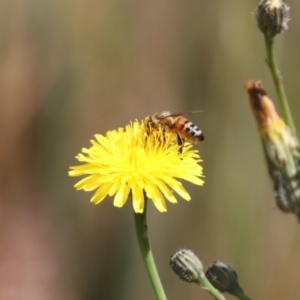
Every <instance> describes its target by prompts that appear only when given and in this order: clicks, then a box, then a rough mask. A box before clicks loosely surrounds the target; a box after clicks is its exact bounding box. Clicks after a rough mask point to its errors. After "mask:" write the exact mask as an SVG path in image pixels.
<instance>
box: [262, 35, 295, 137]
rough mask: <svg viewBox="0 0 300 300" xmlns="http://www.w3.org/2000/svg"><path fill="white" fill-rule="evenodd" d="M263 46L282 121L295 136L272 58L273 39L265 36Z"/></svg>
mask: <svg viewBox="0 0 300 300" xmlns="http://www.w3.org/2000/svg"><path fill="white" fill-rule="evenodd" d="M265 45H266V52H267V60H268V65H269V67H270V70H271V73H272V77H273V80H274V83H275V87H276V92H277V95H278V99H279V103H280V106H281V109H282V114H283V119H284V121H285V123H286V124H287V125H288V126H289V128H290V129H291V131H292V133H293V134H294V135H295V136H296V127H295V125H294V121H293V117H292V114H291V111H290V108H289V104H288V101H287V98H286V94H285V91H284V86H283V83H282V78H281V74H280V71H279V69H278V67H277V63H276V60H275V56H274V39H272V38H268V37H267V36H266V35H265Z"/></svg>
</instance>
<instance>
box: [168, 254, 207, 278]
mask: <svg viewBox="0 0 300 300" xmlns="http://www.w3.org/2000/svg"><path fill="white" fill-rule="evenodd" d="M170 265H171V267H172V269H173V271H174V272H175V273H176V274H177V275H178V276H179V278H180V279H182V280H184V281H187V282H195V283H198V282H199V279H200V278H202V277H203V276H204V272H203V265H202V262H201V261H200V260H199V258H198V257H197V256H196V255H195V254H194V253H193V252H192V251H191V250H189V249H179V250H178V251H177V252H176V253H174V254H173V255H172V256H171V259H170Z"/></svg>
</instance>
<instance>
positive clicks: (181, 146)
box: [176, 132, 184, 154]
mask: <svg viewBox="0 0 300 300" xmlns="http://www.w3.org/2000/svg"><path fill="white" fill-rule="evenodd" d="M176 135H177V143H178V145H179V151H178V152H179V154H182V149H183V145H184V138H183V137H182V136H181V135H180V134H178V132H176Z"/></svg>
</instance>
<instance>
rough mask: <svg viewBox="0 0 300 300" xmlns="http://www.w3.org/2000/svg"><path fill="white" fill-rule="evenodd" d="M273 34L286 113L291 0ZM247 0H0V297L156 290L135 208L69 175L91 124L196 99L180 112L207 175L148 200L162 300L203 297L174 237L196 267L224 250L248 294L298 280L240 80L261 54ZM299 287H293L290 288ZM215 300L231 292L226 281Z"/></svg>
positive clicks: (264, 293) (49, 299)
mask: <svg viewBox="0 0 300 300" xmlns="http://www.w3.org/2000/svg"><path fill="white" fill-rule="evenodd" d="M289 4H290V5H291V17H292V21H291V22H290V23H289V26H290V29H289V30H288V32H286V33H284V34H281V35H280V36H279V37H277V38H276V55H277V58H278V63H279V66H280V68H281V71H282V73H283V76H284V81H285V85H286V89H287V96H288V98H289V101H290V105H291V109H292V111H293V115H294V117H295V118H296V119H295V122H296V126H297V128H300V121H299V118H297V117H298V114H299V108H300V105H299V99H298V95H299V94H300V85H299V79H298V73H299V64H300V51H299V35H300V25H299V24H300V21H299V20H300V18H299V17H300V3H299V1H295V0H293V1H290V2H289ZM256 5H257V1H254V0H251V1H238V0H228V1H221V0H218V1H213V2H212V1H204V0H197V1H195V0H186V1H183V0H181V1H178V0H172V1H171V0H154V1H136V0H128V1H121V0H109V1H108V0H87V1H78V0H72V1H71V0H60V1H59V0H43V1H38V0H9V1H8V0H6V1H5V0H2V1H0V23H1V26H0V35H1V39H0V103H1V109H0V128H1V130H0V137H1V146H0V176H1V181H0V203H1V206H0V299H3V300H15V299H23V300H27V299H28V300H41V299H42V300H60V299H64V300H65V299H70V300H96V299H97V300H98V299H113V300H114V299H116V300H117V299H122V300H129V299H143V300H148V299H149V300H150V299H154V295H153V292H152V290H151V287H150V284H149V281H148V279H147V276H146V272H145V270H144V267H143V264H142V260H141V257H140V254H139V251H138V246H137V243H136V238H135V232H134V225H133V217H132V208H131V205H130V204H129V203H128V204H127V205H126V206H125V207H124V208H123V209H117V208H114V207H113V206H112V201H111V199H106V200H105V201H104V202H103V203H102V204H101V205H98V206H95V205H93V204H90V203H89V199H90V197H91V195H92V193H84V192H76V191H75V190H74V189H73V185H74V184H75V183H76V181H77V179H76V178H69V177H68V176H67V171H68V168H69V166H71V165H74V164H77V161H76V160H75V159H74V156H75V155H76V154H77V153H78V152H79V151H80V150H81V148H82V147H88V146H89V145H90V142H89V140H90V139H91V138H92V137H93V135H94V134H95V133H102V134H104V133H105V132H106V131H107V130H110V129H114V128H118V127H121V126H124V125H126V124H128V122H129V121H130V120H133V119H135V118H137V119H142V118H144V117H145V116H146V115H149V114H152V113H154V112H156V111H161V110H170V111H172V112H180V111H186V110H195V109H202V110H204V113H202V114H199V115H193V116H191V117H190V119H191V120H192V121H193V122H194V123H196V124H197V125H199V127H200V128H201V129H202V130H203V132H204V134H205V137H206V142H205V143H203V144H200V145H197V146H196V148H197V149H199V151H200V154H201V156H202V158H203V166H204V173H205V176H206V179H205V180H206V183H205V185H204V186H203V187H194V186H192V185H189V184H187V185H185V186H186V188H187V190H188V191H189V192H190V193H191V195H192V201H191V202H185V201H184V200H182V199H179V200H180V201H179V202H178V204H177V205H171V204H170V205H168V212H167V213H165V214H161V213H159V212H158V211H157V210H156V209H155V208H154V207H153V205H152V204H151V205H149V214H148V225H149V235H150V238H151V242H152V247H153V252H154V256H155V260H156V262H157V265H158V269H159V273H160V275H161V279H162V282H163V285H164V287H165V291H166V294H167V296H168V299H172V300H173V299H174V300H178V299H189V300H194V299H207V300H208V299H212V298H211V297H210V296H209V295H207V294H206V293H205V292H204V291H203V290H201V289H200V288H199V287H197V286H196V285H190V284H187V283H185V282H183V281H180V280H179V279H178V278H177V276H176V275H175V274H174V273H173V271H172V270H171V268H170V267H169V257H170V255H171V254H172V253H173V252H174V251H176V250H177V249H178V248H180V247H187V248H190V249H192V250H193V251H195V253H196V254H197V255H198V256H199V257H200V259H201V260H202V262H203V264H204V265H205V266H206V267H208V266H209V265H210V264H211V263H212V262H213V261H215V260H224V261H227V262H229V263H231V264H232V265H233V267H234V268H235V269H236V271H237V272H238V274H239V279H240V283H241V285H242V286H243V288H244V289H245V291H246V292H247V293H248V294H249V295H250V296H251V298H252V299H273V300H277V299H295V295H299V294H300V282H299V276H298V274H299V265H300V255H299V253H300V252H299V250H300V238H299V233H300V227H299V224H298V221H297V219H296V217H295V216H293V215H287V214H283V213H281V212H280V211H279V210H278V209H277V208H276V205H275V201H274V198H273V191H272V183H271V181H270V179H269V178H268V176H267V169H266V166H265V164H264V160H263V153H262V147H261V144H260V140H259V137H258V135H257V131H256V125H255V122H254V118H253V116H252V115H251V111H250V109H249V103H248V102H249V101H248V95H247V94H246V92H245V90H244V87H243V86H244V83H245V81H246V80H248V79H261V80H262V81H263V84H264V87H265V88H266V90H267V91H268V93H269V95H270V96H271V97H272V98H273V99H274V100H276V97H275V93H274V86H273V84H272V81H271V79H270V74H269V71H268V68H267V65H266V63H265V61H264V58H265V52H264V43H263V36H262V34H261V33H260V32H259V30H258V29H257V27H256V24H255V21H254V19H253V17H252V12H253V10H254V8H255V7H256ZM296 298H297V296H296ZM226 299H233V298H232V297H230V296H227V297H226Z"/></svg>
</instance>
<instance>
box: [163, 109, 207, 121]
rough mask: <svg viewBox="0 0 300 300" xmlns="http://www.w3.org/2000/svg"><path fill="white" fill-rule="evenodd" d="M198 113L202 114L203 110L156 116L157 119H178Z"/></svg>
mask: <svg viewBox="0 0 300 300" xmlns="http://www.w3.org/2000/svg"><path fill="white" fill-rule="evenodd" d="M200 112H203V110H191V111H185V112H179V113H174V114H171V113H170V114H162V115H160V116H158V119H164V118H168V117H179V116H185V115H191V114H198V113H200Z"/></svg>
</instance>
